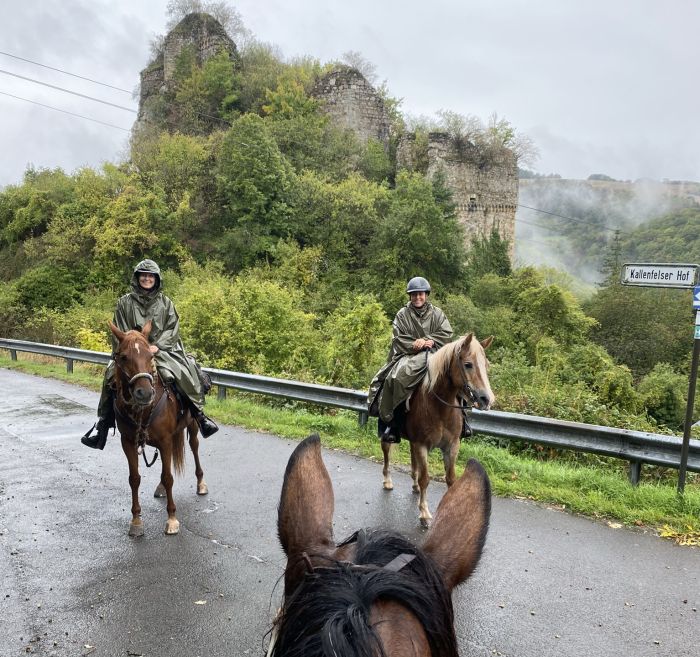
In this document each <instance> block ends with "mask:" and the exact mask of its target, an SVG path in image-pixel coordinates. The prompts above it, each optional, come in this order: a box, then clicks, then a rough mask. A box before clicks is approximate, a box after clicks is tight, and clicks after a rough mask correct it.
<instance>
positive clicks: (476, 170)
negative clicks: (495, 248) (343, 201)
mask: <svg viewBox="0 0 700 657" xmlns="http://www.w3.org/2000/svg"><path fill="white" fill-rule="evenodd" d="M187 47H189V48H191V49H192V51H193V54H194V56H195V57H196V60H197V63H198V64H200V65H201V64H202V63H203V62H205V61H206V60H207V59H209V58H210V57H212V56H213V55H215V54H216V53H217V52H219V51H220V50H221V49H224V50H225V51H226V52H228V53H229V56H230V57H231V58H232V59H236V58H237V57H238V53H237V49H236V45H235V43H234V42H233V41H232V40H231V38H230V37H229V36H228V35H227V34H226V31H225V30H224V28H223V27H222V26H221V24H220V23H219V22H218V21H217V20H216V19H215V18H213V17H212V16H210V15H209V14H205V13H195V14H189V15H188V16H186V17H185V18H184V19H183V20H182V21H180V23H178V25H177V26H176V27H175V28H173V29H172V30H171V31H170V33H169V34H168V35H167V36H166V37H165V40H164V42H163V48H162V51H161V52H160V54H159V55H158V56H157V57H156V59H155V60H154V61H153V62H152V63H151V64H150V65H149V66H148V67H147V68H146V69H144V70H143V71H142V72H141V97H140V102H139V114H138V120H137V124H136V129H137V130H138V128H139V126H140V125H143V124H144V123H146V122H147V121H148V120H149V110H148V108H149V101H151V100H152V99H153V100H155V99H157V98H158V97H160V96H161V95H162V94H163V93H164V92H166V91H168V89H169V88H171V86H172V83H173V82H174V76H175V69H176V63H177V58H178V56H179V55H180V54H181V53H182V52H183V50H184V49H185V48H187ZM311 95H312V97H314V98H316V99H317V100H319V101H321V107H322V109H323V111H325V112H326V113H327V114H328V115H329V116H330V117H331V120H332V121H333V122H334V123H335V124H336V125H338V126H339V127H341V128H346V129H349V130H351V131H353V132H354V133H355V134H356V135H357V137H358V138H359V139H360V141H362V142H364V143H366V142H368V141H369V140H370V139H373V140H376V141H377V142H379V143H381V144H382V145H383V146H384V148H385V149H386V150H387V151H388V150H389V145H390V137H391V134H390V121H389V116H388V112H387V110H386V107H385V104H384V100H383V99H382V97H381V96H380V95H379V94H378V93H377V91H376V89H375V88H374V87H373V86H372V85H371V84H370V83H369V82H368V81H367V80H366V79H365V77H364V76H363V75H362V74H361V73H360V72H359V71H358V70H357V69H354V68H351V67H348V66H338V67H337V68H335V69H333V70H332V71H330V72H329V73H326V74H325V75H323V76H321V77H320V78H319V79H318V80H317V81H316V83H315V84H314V86H313V89H312V91H311ZM414 143H415V135H411V134H408V135H404V136H402V137H401V138H400V139H398V143H397V148H396V166H397V169H400V168H408V169H413V170H421V171H423V172H424V173H425V174H426V175H427V176H428V177H430V178H432V177H434V176H435V175H437V173H438V172H441V173H442V175H443V176H444V181H445V184H446V186H447V188H448V189H449V190H450V191H451V192H452V195H453V200H454V202H455V204H456V209H457V216H458V219H459V221H460V222H461V223H462V225H463V226H464V228H465V232H466V238H467V240H468V241H469V242H471V241H472V240H473V239H474V238H476V237H480V236H488V235H490V234H491V231H492V230H493V229H496V230H497V231H498V233H499V234H500V236H501V237H502V238H503V239H506V240H508V242H509V244H510V249H511V255H512V254H513V250H514V238H515V211H516V207H517V202H518V166H517V158H516V157H515V155H514V154H513V153H512V151H509V150H508V149H506V148H501V149H498V150H490V151H486V150H485V149H483V148H481V147H478V146H477V145H475V144H472V143H470V142H467V141H462V142H457V141H456V140H454V139H452V138H451V137H449V136H448V135H447V134H446V133H440V132H432V133H430V134H429V135H428V143H427V153H424V157H423V160H424V161H423V162H421V164H420V166H416V162H414V161H413V159H414V151H415V149H414ZM425 160H427V163H426V161H425Z"/></svg>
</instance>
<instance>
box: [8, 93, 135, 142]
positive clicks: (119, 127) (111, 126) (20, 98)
mask: <svg viewBox="0 0 700 657" xmlns="http://www.w3.org/2000/svg"><path fill="white" fill-rule="evenodd" d="M0 94H2V95H3V96H10V97H11V98H16V99H17V100H23V101H25V102H27V103H32V104H33V105H40V106H41V107H46V108H48V109H51V110H55V111H56V112H63V113H64V114H70V115H71V116H77V117H78V118H80V119H85V120H86V121H94V122H95V123H101V124H102V125H106V126H109V127H110V128H116V129H117V130H123V131H124V132H129V129H128V128H122V127H121V126H118V125H113V124H112V123H105V122H104V121H98V120H97V119H92V118H90V117H89V116H83V115H82V114H76V113H75V112H69V111H68V110H64V109H60V108H58V107H52V106H51V105H44V103H38V102H37V101H36V100H29V98H22V97H21V96H15V95H14V94H8V93H7V92H6V91H0Z"/></svg>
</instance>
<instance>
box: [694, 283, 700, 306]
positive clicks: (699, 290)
mask: <svg viewBox="0 0 700 657" xmlns="http://www.w3.org/2000/svg"><path fill="white" fill-rule="evenodd" d="M693 310H700V285H697V286H696V287H695V289H694V290H693Z"/></svg>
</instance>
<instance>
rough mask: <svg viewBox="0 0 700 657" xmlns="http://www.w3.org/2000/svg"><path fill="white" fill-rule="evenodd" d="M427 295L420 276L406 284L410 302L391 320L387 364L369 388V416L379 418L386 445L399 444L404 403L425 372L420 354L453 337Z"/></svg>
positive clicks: (427, 287) (448, 326) (439, 312)
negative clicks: (387, 443) (391, 336)
mask: <svg viewBox="0 0 700 657" xmlns="http://www.w3.org/2000/svg"><path fill="white" fill-rule="evenodd" d="M430 292H431V288H430V283H428V281H427V280H426V279H425V278H423V277H422V276H415V277H414V278H412V279H411V280H410V281H408V285H407V286H406V294H408V296H409V301H408V303H407V304H406V305H405V306H404V307H403V308H401V309H400V310H399V311H398V312H397V313H396V317H394V321H393V323H392V331H393V339H392V341H391V348H390V349H389V355H388V357H387V360H386V364H385V365H384V367H382V369H381V370H379V372H377V374H376V376H375V377H374V379H373V380H372V383H371V384H370V388H369V394H368V396H367V404H368V406H369V414H370V415H373V416H377V417H378V418H379V435H380V436H381V438H382V440H383V441H385V442H395V443H398V442H400V440H401V437H400V432H401V423H402V420H403V409H404V402H405V401H406V399H408V397H409V396H410V394H411V392H412V390H413V388H415V386H416V385H417V384H418V382H419V381H420V380H421V378H422V377H423V375H424V374H425V372H426V368H427V365H426V363H427V359H426V357H425V356H424V355H423V353H422V352H424V351H429V352H432V351H436V350H437V349H439V348H440V347H442V346H443V345H444V344H446V343H447V342H449V341H450V338H451V337H452V326H450V322H449V321H448V319H447V317H445V313H443V312H442V310H440V308H438V307H437V306H434V305H433V304H432V303H430V301H428V296H429V295H430Z"/></svg>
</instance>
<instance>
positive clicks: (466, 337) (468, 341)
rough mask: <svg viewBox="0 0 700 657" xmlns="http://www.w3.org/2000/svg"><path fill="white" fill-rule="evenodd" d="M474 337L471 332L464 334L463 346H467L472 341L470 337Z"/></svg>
mask: <svg viewBox="0 0 700 657" xmlns="http://www.w3.org/2000/svg"><path fill="white" fill-rule="evenodd" d="M473 337H474V334H473V333H467V335H465V336H464V338H463V339H464V343H463V344H462V346H463V347H468V346H469V343H470V342H471V341H472V338H473Z"/></svg>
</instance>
